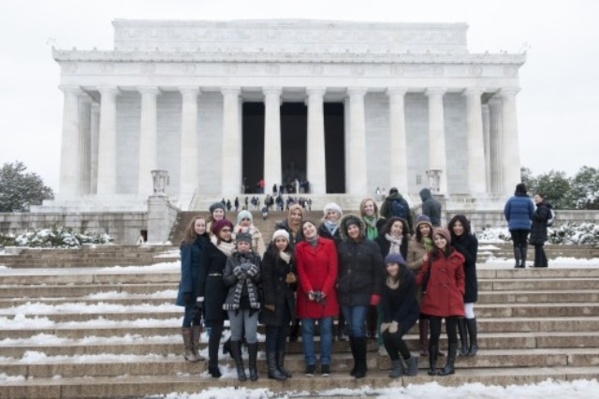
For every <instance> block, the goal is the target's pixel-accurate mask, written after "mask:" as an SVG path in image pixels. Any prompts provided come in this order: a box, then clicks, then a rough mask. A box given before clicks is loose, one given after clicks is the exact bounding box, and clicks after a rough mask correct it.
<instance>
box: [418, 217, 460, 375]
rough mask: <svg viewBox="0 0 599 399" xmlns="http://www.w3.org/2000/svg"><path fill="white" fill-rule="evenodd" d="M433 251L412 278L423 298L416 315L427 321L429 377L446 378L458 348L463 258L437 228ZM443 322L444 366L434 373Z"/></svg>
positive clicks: (447, 233) (452, 365)
mask: <svg viewBox="0 0 599 399" xmlns="http://www.w3.org/2000/svg"><path fill="white" fill-rule="evenodd" d="M433 241H434V242H435V248H434V249H433V250H432V251H431V253H430V254H429V260H428V261H426V262H425V263H424V265H423V266H422V269H420V272H419V273H418V276H416V281H417V283H418V284H419V285H421V286H422V290H423V292H424V295H423V296H422V304H421V306H420V311H421V312H422V313H424V314H426V315H428V316H429V318H430V321H429V322H430V330H431V335H430V339H429V347H428V359H429V370H428V374H429V375H441V376H445V375H449V374H454V373H455V366H454V364H455V358H456V353H457V348H458V334H457V331H456V327H457V324H458V318H460V317H464V292H465V281H464V280H465V277H464V261H465V259H464V256H463V255H462V254H461V253H459V252H458V251H456V250H455V249H454V248H453V247H452V246H451V245H450V243H451V233H449V230H447V229H445V228H442V227H438V228H436V229H435V230H434V232H433ZM443 319H445V331H446V332H447V341H448V343H449V345H448V346H449V349H448V351H447V363H446V364H445V366H444V367H443V368H442V369H439V370H437V355H438V350H439V338H440V336H441V324H442V321H443Z"/></svg>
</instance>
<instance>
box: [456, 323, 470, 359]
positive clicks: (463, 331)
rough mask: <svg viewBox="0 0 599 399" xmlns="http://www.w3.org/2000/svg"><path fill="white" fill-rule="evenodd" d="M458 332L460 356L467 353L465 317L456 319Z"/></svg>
mask: <svg viewBox="0 0 599 399" xmlns="http://www.w3.org/2000/svg"><path fill="white" fill-rule="evenodd" d="M458 333H459V334H460V344H461V345H460V356H466V355H467V354H468V349H469V347H468V330H467V329H466V319H464V318H462V317H460V318H459V319H458Z"/></svg>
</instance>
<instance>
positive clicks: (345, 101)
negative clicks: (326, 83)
mask: <svg viewBox="0 0 599 399" xmlns="http://www.w3.org/2000/svg"><path fill="white" fill-rule="evenodd" d="M349 126H350V121H349V98H347V97H345V98H344V99H343V144H344V149H343V155H344V164H343V165H344V167H345V182H344V186H345V192H346V193H347V192H349V180H350V176H349V156H348V155H347V154H349V136H350V135H349Z"/></svg>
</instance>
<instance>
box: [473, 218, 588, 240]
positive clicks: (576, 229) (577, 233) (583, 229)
mask: <svg viewBox="0 0 599 399" xmlns="http://www.w3.org/2000/svg"><path fill="white" fill-rule="evenodd" d="M476 237H477V238H478V240H479V241H480V242H484V243H500V242H506V241H510V240H511V235H510V232H509V230H508V229H507V228H490V229H484V230H482V231H478V232H476ZM547 238H548V240H549V241H548V243H549V244H557V245H560V244H562V245H582V244H585V245H597V244H599V225H596V224H594V223H581V224H580V225H578V224H576V223H563V224H561V225H560V226H559V227H549V228H548V229H547Z"/></svg>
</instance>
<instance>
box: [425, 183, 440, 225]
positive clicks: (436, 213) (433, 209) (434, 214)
mask: <svg viewBox="0 0 599 399" xmlns="http://www.w3.org/2000/svg"><path fill="white" fill-rule="evenodd" d="M420 199H421V200H422V214H423V215H426V216H428V217H429V218H430V220H431V223H432V224H433V227H439V226H441V204H440V203H439V201H437V200H436V199H435V198H434V197H433V195H432V194H431V190H430V189H428V188H423V189H422V190H420Z"/></svg>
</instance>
